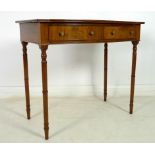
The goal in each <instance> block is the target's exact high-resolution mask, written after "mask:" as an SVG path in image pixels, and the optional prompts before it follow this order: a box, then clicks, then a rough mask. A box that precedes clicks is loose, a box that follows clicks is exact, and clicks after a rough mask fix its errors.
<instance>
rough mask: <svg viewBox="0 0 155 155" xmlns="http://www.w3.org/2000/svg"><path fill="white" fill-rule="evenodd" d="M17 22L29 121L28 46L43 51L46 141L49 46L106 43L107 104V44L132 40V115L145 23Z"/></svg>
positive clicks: (43, 20)
mask: <svg viewBox="0 0 155 155" xmlns="http://www.w3.org/2000/svg"><path fill="white" fill-rule="evenodd" d="M16 23H19V24H20V40H21V43H22V47H23V64H24V81H25V96H26V111H27V118H28V119H30V94H29V78H28V58H27V45H28V43H29V42H30V43H36V44H38V45H39V47H40V49H41V60H42V61H41V64H42V93H43V110H44V131H45V139H48V138H49V123H48V84H47V60H46V58H47V54H46V50H47V48H48V45H50V44H64V43H66V44H70V43H104V101H106V100H107V63H108V43H109V42H123V41H131V42H132V44H133V55H132V71H131V90H130V106H129V107H130V110H129V112H130V114H132V113H133V100H134V85H135V70H136V57H137V45H138V43H139V41H140V27H141V24H144V22H131V21H109V20H67V19H66V20H62V19H33V20H22V21H16Z"/></svg>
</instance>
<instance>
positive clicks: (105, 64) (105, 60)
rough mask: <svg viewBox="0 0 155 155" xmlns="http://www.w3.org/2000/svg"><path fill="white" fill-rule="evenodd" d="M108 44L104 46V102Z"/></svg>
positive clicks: (105, 96) (105, 97)
mask: <svg viewBox="0 0 155 155" xmlns="http://www.w3.org/2000/svg"><path fill="white" fill-rule="evenodd" d="M107 64H108V44H107V43H105V44H104V101H106V100H107V70H108V65H107Z"/></svg>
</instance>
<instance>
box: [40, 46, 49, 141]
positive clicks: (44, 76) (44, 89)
mask: <svg viewBox="0 0 155 155" xmlns="http://www.w3.org/2000/svg"><path fill="white" fill-rule="evenodd" d="M47 48H48V45H40V49H41V59H42V62H41V63H42V93H43V109H44V131H45V139H46V140H47V139H48V137H49V135H48V134H49V126H48V88H47V87H48V84H47V60H46V58H47V54H46V50H47Z"/></svg>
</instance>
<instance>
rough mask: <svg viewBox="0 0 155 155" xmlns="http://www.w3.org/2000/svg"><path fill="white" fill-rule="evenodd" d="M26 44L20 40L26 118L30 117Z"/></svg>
mask: <svg viewBox="0 0 155 155" xmlns="http://www.w3.org/2000/svg"><path fill="white" fill-rule="evenodd" d="M27 44H28V43H27V42H22V46H23V65H24V81H25V96H26V112H27V119H30V93H29V75H28V59H27Z"/></svg>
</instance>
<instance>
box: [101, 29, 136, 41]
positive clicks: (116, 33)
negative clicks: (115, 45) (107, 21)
mask: <svg viewBox="0 0 155 155" xmlns="http://www.w3.org/2000/svg"><path fill="white" fill-rule="evenodd" d="M136 37H137V29H136V26H107V27H105V28H104V39H105V40H106V39H107V40H112V39H113V40H127V39H136Z"/></svg>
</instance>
